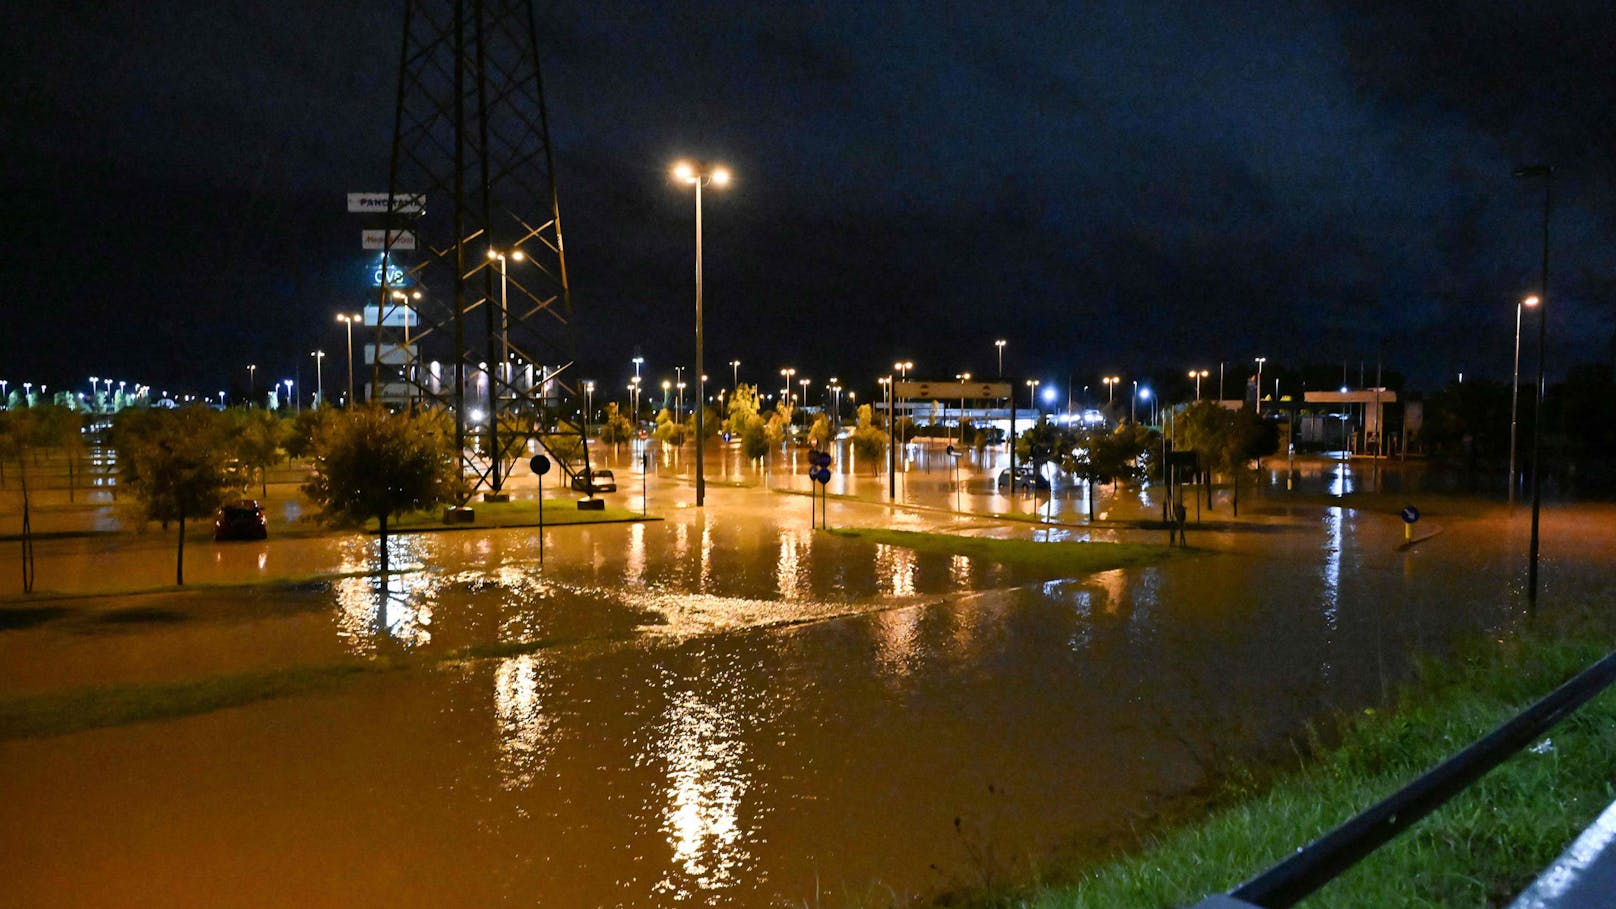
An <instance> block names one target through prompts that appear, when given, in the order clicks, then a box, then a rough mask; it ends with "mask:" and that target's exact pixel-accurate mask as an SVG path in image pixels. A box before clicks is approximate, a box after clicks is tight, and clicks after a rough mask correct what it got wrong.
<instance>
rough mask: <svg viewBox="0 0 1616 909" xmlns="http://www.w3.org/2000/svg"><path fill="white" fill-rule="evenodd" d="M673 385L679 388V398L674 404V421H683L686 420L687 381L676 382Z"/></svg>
mask: <svg viewBox="0 0 1616 909" xmlns="http://www.w3.org/2000/svg"><path fill="white" fill-rule="evenodd" d="M673 387H674V388H677V389H678V390H679V398H678V400H677V401H675V402H674V405H673V416H674V422H676V423H683V422H684V421H685V383H684V382H675V383H673Z"/></svg>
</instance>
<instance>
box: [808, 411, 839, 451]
mask: <svg viewBox="0 0 1616 909" xmlns="http://www.w3.org/2000/svg"><path fill="white" fill-rule="evenodd" d="M808 438H810V439H812V440H813V441H814V443H815V444H816V445H817V446H818V447H820V448H829V447H830V443H831V442H832V441H834V440H833V439H832V433H831V428H830V417H829V416H827V415H825V414H819V415H818V416H816V417H814V425H813V426H812V427H811V428H810V429H809V430H808Z"/></svg>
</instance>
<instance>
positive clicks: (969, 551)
mask: <svg viewBox="0 0 1616 909" xmlns="http://www.w3.org/2000/svg"><path fill="white" fill-rule="evenodd" d="M830 532H831V533H833V534H836V535H837V536H843V537H850V538H853V539H859V540H864V541H866V542H870V543H885V544H887V545H889V546H902V547H904V548H906V549H912V550H914V551H916V552H919V553H929V554H933V555H962V556H965V557H966V558H970V559H977V560H981V561H987V562H998V563H1000V564H1002V565H1014V566H1016V567H1019V568H1030V569H1033V570H1036V571H1040V572H1044V573H1048V574H1050V575H1054V576H1057V577H1074V576H1077V575H1086V574H1093V573H1095V572H1098V571H1110V570H1111V569H1114V568H1134V567H1137V566H1140V565H1154V564H1156V563H1157V562H1161V561H1164V560H1166V559H1171V558H1176V557H1179V556H1181V555H1183V554H1184V552H1185V550H1183V549H1174V548H1172V547H1170V546H1157V545H1152V544H1146V543H1096V542H1086V541H1085V542H1061V543H1055V542H1039V541H1036V540H995V539H988V538H985V537H967V536H958V535H955V534H947V533H918V532H915V531H909V530H884V529H880V528H849V529H839V530H832V531H830Z"/></svg>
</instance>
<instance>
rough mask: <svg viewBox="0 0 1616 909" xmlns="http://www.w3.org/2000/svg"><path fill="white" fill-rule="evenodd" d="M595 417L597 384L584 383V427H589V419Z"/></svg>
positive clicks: (591, 382)
mask: <svg viewBox="0 0 1616 909" xmlns="http://www.w3.org/2000/svg"><path fill="white" fill-rule="evenodd" d="M594 415H595V383H594V382H593V381H587V380H586V381H585V382H584V425H585V426H588V425H589V418H590V417H592V416H594Z"/></svg>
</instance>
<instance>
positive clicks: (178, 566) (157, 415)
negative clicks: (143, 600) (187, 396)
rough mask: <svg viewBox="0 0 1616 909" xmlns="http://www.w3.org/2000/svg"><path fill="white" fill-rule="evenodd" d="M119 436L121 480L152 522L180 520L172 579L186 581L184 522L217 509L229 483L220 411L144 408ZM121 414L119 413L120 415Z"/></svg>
mask: <svg viewBox="0 0 1616 909" xmlns="http://www.w3.org/2000/svg"><path fill="white" fill-rule="evenodd" d="M144 414H145V415H144V416H143V417H141V418H140V419H139V421H138V422H137V423H135V424H132V425H131V426H130V427H129V431H127V432H125V433H123V434H122V435H121V437H120V439H119V443H118V444H119V448H118V458H119V466H120V473H121V480H122V482H123V483H125V484H126V485H127V486H128V487H129V488H130V490H132V491H133V492H134V494H135V497H136V498H137V499H139V501H140V503H141V506H142V509H143V514H144V516H145V517H146V518H147V519H148V520H152V519H155V520H157V521H160V522H161V523H162V525H163V527H164V528H165V529H166V528H167V527H168V524H169V522H170V521H174V522H177V523H178V524H179V547H178V551H177V553H176V556H175V562H174V583H175V584H179V585H184V583H185V521H186V519H187V518H201V517H206V516H208V515H210V514H212V513H213V511H214V509H216V508H218V507H219V502H220V499H221V498H223V496H224V492H225V489H226V487H227V486H228V485H229V484H228V480H227V479H226V477H225V470H224V462H225V452H226V451H227V447H226V445H225V440H224V434H223V433H224V426H223V424H222V420H221V418H220V417H219V415H218V414H217V413H216V412H214V411H213V410H212V409H210V408H208V407H204V406H194V407H186V408H183V409H181V410H174V411H163V410H155V411H145V412H144ZM120 416H121V415H120Z"/></svg>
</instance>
